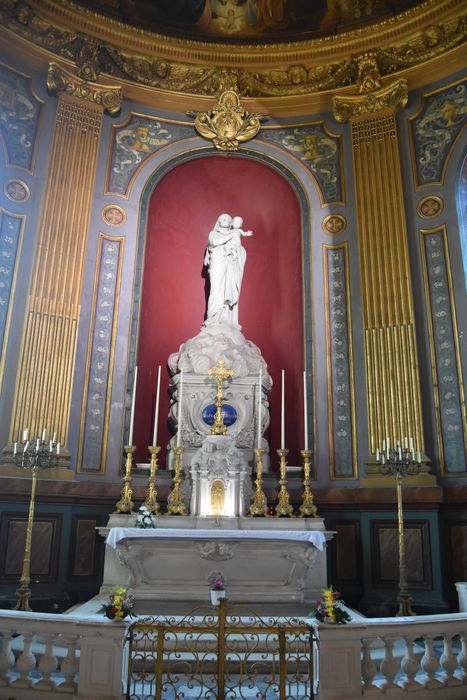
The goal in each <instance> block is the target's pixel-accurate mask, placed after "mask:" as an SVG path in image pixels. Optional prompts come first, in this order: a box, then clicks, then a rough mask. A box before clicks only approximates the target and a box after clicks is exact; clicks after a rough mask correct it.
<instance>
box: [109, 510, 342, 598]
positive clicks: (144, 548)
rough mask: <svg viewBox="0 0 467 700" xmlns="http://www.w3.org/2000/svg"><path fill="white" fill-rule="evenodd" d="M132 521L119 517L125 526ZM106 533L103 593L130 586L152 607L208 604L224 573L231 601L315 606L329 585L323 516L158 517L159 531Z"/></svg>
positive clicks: (114, 530)
mask: <svg viewBox="0 0 467 700" xmlns="http://www.w3.org/2000/svg"><path fill="white" fill-rule="evenodd" d="M125 518H127V523H128V522H131V520H130V518H131V516H120V523H121V524H124V521H125ZM118 522H119V516H117V515H113V516H112V518H111V522H110V523H109V524H110V525H112V524H113V525H114V527H111V528H110V529H109V528H101V529H100V532H101V534H102V535H104V536H107V544H106V547H107V554H106V565H105V571H104V582H103V588H102V591H103V592H104V591H105V590H107V589H108V588H109V587H111V586H113V585H116V584H120V585H127V586H129V587H130V588H131V590H132V592H133V593H134V595H135V597H136V600H137V601H144V603H145V606H146V609H148V605H150V603H151V601H154V602H155V601H161V600H167V601H175V600H187V601H193V602H206V601H207V600H208V598H209V588H210V582H211V581H212V579H213V578H214V577H215V576H217V575H220V576H222V578H223V580H224V581H225V585H226V589H227V591H228V596H229V599H230V600H232V601H234V602H235V601H238V602H248V603H260V602H269V603H274V602H276V603H281V602H286V601H287V602H294V603H303V602H311V601H312V600H314V599H315V598H316V597H317V596H320V595H321V591H322V589H323V588H324V587H326V585H327V579H326V551H325V543H326V540H328V539H330V538H331V537H332V536H333V533H330V532H326V531H325V530H324V524H323V521H322V520H321V519H320V518H310V519H298V518H297V519H272V518H271V519H265V518H225V517H219V518H216V517H205V518H195V517H192V516H186V517H170V516H161V517H159V518H157V521H156V525H157V527H156V528H154V529H148V530H140V529H138V528H134V527H115V525H117V524H118Z"/></svg>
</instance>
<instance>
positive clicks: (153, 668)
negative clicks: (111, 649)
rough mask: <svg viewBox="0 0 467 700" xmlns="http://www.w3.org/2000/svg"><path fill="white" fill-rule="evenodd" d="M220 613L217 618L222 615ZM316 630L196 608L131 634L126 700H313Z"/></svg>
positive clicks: (140, 625) (238, 611)
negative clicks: (181, 615) (183, 615)
mask: <svg viewBox="0 0 467 700" xmlns="http://www.w3.org/2000/svg"><path fill="white" fill-rule="evenodd" d="M217 610H218V614H217ZM312 635H313V630H312V627H311V626H309V625H307V624H305V623H304V622H303V621H301V620H296V619H285V618H261V617H259V616H258V615H257V614H256V613H254V612H253V611H251V610H249V609H247V608H233V609H230V608H229V609H227V606H226V604H225V601H224V600H221V601H220V606H219V608H218V609H213V608H207V607H200V608H196V609H195V610H193V611H192V612H190V613H189V614H188V615H186V616H185V617H183V618H182V619H177V618H175V617H150V618H145V619H143V620H140V621H138V622H136V623H135V624H133V625H132V626H131V627H130V628H129V631H128V641H129V644H128V650H129V651H128V654H129V656H128V682H127V691H126V698H127V700H169V699H170V700H178V699H181V698H183V699H184V700H237V698H238V699H240V698H241V699H242V700H243V699H244V700H248V699H249V698H252V699H253V698H255V700H273V699H274V700H310V699H312V698H313V697H314V695H313V657H312V642H313V636H312Z"/></svg>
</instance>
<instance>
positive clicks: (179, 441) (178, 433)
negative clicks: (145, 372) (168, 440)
mask: <svg viewBox="0 0 467 700" xmlns="http://www.w3.org/2000/svg"><path fill="white" fill-rule="evenodd" d="M182 395H183V370H181V372H180V384H179V387H178V420H177V423H178V425H177V447H181V439H182V432H181V427H182Z"/></svg>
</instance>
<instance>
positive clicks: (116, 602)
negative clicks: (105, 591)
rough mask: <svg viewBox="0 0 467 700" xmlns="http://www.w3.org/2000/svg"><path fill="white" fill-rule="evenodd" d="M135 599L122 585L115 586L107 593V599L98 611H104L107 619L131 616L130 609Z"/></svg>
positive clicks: (121, 618) (120, 618)
mask: <svg viewBox="0 0 467 700" xmlns="http://www.w3.org/2000/svg"><path fill="white" fill-rule="evenodd" d="M134 606H135V599H134V597H133V595H132V594H131V593H128V589H127V588H125V587H124V586H116V587H115V588H113V589H112V590H111V592H110V595H109V600H108V601H106V602H105V603H103V604H102V608H101V609H100V611H99V612H102V613H104V615H105V616H106V617H108V618H109V620H123V619H124V618H125V617H127V616H129V617H133V613H132V610H133V608H134Z"/></svg>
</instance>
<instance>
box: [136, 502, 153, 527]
mask: <svg viewBox="0 0 467 700" xmlns="http://www.w3.org/2000/svg"><path fill="white" fill-rule="evenodd" d="M135 527H139V528H141V529H142V530H147V529H148V528H151V527H156V519H155V517H154V515H153V514H152V513H151V511H150V510H149V508H147V507H146V506H140V507H139V509H138V515H137V516H136V520H135Z"/></svg>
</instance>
